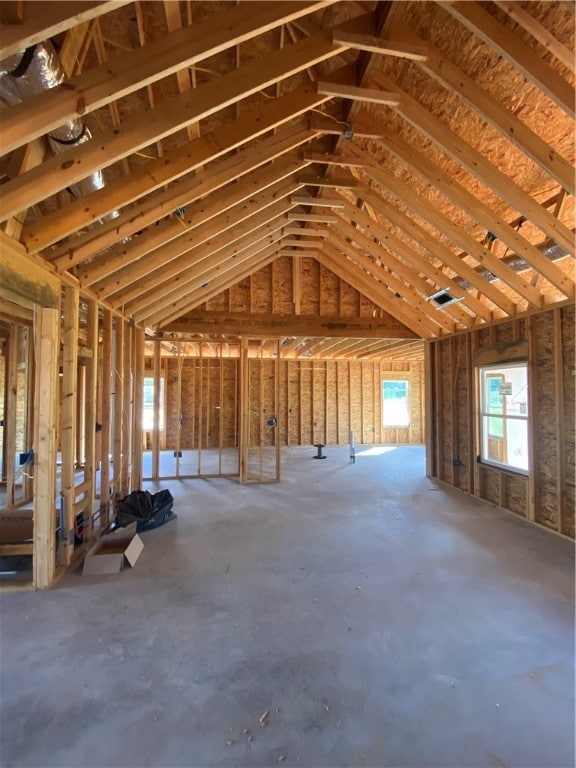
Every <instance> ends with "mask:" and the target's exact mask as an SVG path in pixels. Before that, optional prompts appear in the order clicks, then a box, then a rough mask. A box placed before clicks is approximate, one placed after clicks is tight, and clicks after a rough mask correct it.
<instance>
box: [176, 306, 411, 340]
mask: <svg viewBox="0 0 576 768" xmlns="http://www.w3.org/2000/svg"><path fill="white" fill-rule="evenodd" d="M162 331H163V332H177V333H218V334H230V335H238V336H258V337H261V338H264V337H276V336H302V335H304V334H305V335H307V336H322V337H326V338H328V337H336V338H341V337H345V338H353V339H354V338H361V339H366V338H376V339H381V338H382V337H386V338H399V339H412V338H416V335H415V334H414V332H413V331H411V330H410V329H409V328H406V326H404V325H402V323H400V322H398V321H397V320H396V319H395V318H393V317H392V316H391V315H389V314H388V313H386V316H385V317H381V318H372V317H370V318H368V317H354V318H342V317H328V316H316V315H298V316H296V315H279V314H258V315H249V314H244V313H233V312H212V311H196V312H193V313H188V314H186V315H184V316H183V317H180V318H178V319H177V320H174V321H172V322H171V323H169V324H168V325H165V326H163V327H162Z"/></svg>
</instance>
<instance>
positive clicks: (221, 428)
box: [218, 262, 274, 475]
mask: <svg viewBox="0 0 576 768" xmlns="http://www.w3.org/2000/svg"><path fill="white" fill-rule="evenodd" d="M272 268H274V262H272ZM272 275H274V269H272ZM218 358H219V360H220V397H219V399H218V474H219V475H221V474H222V448H223V445H224V358H223V356H222V344H221V343H220V344H219V345H218Z"/></svg>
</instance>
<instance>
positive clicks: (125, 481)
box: [122, 322, 133, 494]
mask: <svg viewBox="0 0 576 768" xmlns="http://www.w3.org/2000/svg"><path fill="white" fill-rule="evenodd" d="M122 389H123V392H122V493H123V494H124V493H128V492H129V491H130V490H131V488H130V486H131V482H130V478H131V476H132V451H131V448H132V442H131V439H130V437H131V434H132V405H133V402H132V392H133V390H132V333H131V328H130V326H129V324H128V323H127V322H126V323H125V324H124V355H123V359H122Z"/></svg>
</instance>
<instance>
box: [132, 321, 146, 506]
mask: <svg viewBox="0 0 576 768" xmlns="http://www.w3.org/2000/svg"><path fill="white" fill-rule="evenodd" d="M132 336H133V345H132V348H133V351H134V355H133V358H134V378H133V399H134V408H133V414H134V419H133V424H132V451H131V453H132V477H131V486H130V490H132V491H135V490H137V489H138V488H141V487H142V450H143V425H142V420H143V417H144V331H143V330H142V329H141V328H134V329H133V330H132Z"/></svg>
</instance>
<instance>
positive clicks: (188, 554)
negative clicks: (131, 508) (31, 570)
mask: <svg viewBox="0 0 576 768" xmlns="http://www.w3.org/2000/svg"><path fill="white" fill-rule="evenodd" d="M325 452H326V454H327V455H328V458H327V459H326V460H325V461H314V460H313V459H312V456H313V455H314V453H315V449H314V448H312V447H311V448H309V449H306V448H301V449H289V450H288V451H287V452H285V454H284V460H283V480H282V482H281V483H280V484H279V485H276V486H240V485H237V484H236V483H234V482H231V481H230V480H224V479H215V480H191V481H180V482H179V483H178V484H176V483H171V484H170V489H171V490H172V492H173V494H174V496H175V498H176V502H175V511H176V512H177V514H178V519H177V520H176V521H173V522H171V523H169V524H168V525H166V526H165V527H163V528H160V529H158V530H156V531H149V532H148V533H145V534H143V539H144V541H145V548H144V551H143V553H142V556H141V558H140V560H139V561H138V563H137V564H136V567H135V568H134V569H132V570H130V569H125V570H124V571H122V573H120V574H118V575H117V576H108V577H100V578H96V577H92V578H88V577H82V576H81V575H80V573H79V572H73V573H70V574H68V575H67V576H66V577H65V578H64V579H63V580H62V581H61V582H60V583H59V584H58V586H57V587H56V588H55V589H54V590H52V591H51V592H49V593H45V594H42V593H29V594H26V593H20V594H8V595H3V596H2V604H1V610H2V628H1V661H2V680H1V694H2V697H1V698H2V751H1V757H0V762H1V764H2V766H4V767H5V768H9V767H10V766H22V767H23V766H42V768H51V766H71V767H72V766H74V767H77V766H82V767H83V768H90V767H91V766H93V767H94V768H96V766H110V767H112V766H114V767H116V766H118V767H119V766H154V767H157V768H169V767H170V766H189V767H190V768H192V767H193V768H200V767H201V766H206V767H208V766H210V767H212V766H238V767H240V766H274V765H277V764H278V763H283V764H284V765H286V766H293V765H298V766H308V767H310V768H321V767H322V766H372V767H374V768H375V767H378V768H383V767H384V766H405V767H410V768H416V767H419V766H422V767H424V766H438V767H440V766H441V767H442V768H468V767H470V766H475V767H476V768H480V767H482V768H483V767H484V766H496V767H497V768H502V766H507V767H508V768H513V767H517V768H528V767H529V766H534V768H536V767H537V768H548V767H549V766H554V767H555V768H560V767H562V768H568V767H569V766H573V765H574V699H573V694H574V671H573V661H574V635H573V630H574V612H573V611H574V609H573V606H574V570H573V566H574V561H573V547H572V544H571V543H570V542H568V541H566V540H563V539H561V538H559V537H556V536H554V535H553V534H549V533H547V532H546V531H543V530H541V529H539V528H537V527H534V526H531V525H530V524H528V523H526V522H524V521H522V520H520V519H518V518H516V517H514V516H513V515H511V514H507V513H503V512H501V511H498V510H496V509H493V508H491V507H489V506H487V505H485V504H483V503H480V502H477V501H476V500H474V499H468V498H466V497H465V496H462V495H461V494H459V493H456V492H447V491H446V490H443V489H441V488H439V487H437V486H435V485H434V484H433V483H431V482H430V481H429V480H428V479H426V478H425V477H424V453H423V449H421V448H419V447H403V448H399V449H396V450H388V451H387V452H384V453H380V454H379V455H375V452H374V451H370V452H368V453H367V454H362V453H360V455H358V457H357V460H356V464H354V465H351V464H349V463H348V450H347V448H327V449H325ZM148 487H149V488H153V486H152V485H149V486H148ZM265 711H268V712H269V716H268V723H267V725H265V726H264V727H262V726H260V725H259V722H258V718H259V716H260V715H262V713H264V712H265ZM249 737H253V739H252V740H250V739H249Z"/></svg>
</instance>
